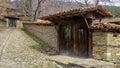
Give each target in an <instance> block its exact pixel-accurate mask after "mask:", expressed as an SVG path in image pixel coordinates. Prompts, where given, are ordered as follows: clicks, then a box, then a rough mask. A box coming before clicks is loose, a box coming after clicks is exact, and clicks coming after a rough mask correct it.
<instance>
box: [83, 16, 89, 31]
mask: <svg viewBox="0 0 120 68" xmlns="http://www.w3.org/2000/svg"><path fill="white" fill-rule="evenodd" d="M84 20H85V23H86V25H87V27H88V29H89V28H90V26H89V24H88V21H87V19H86V18H84Z"/></svg>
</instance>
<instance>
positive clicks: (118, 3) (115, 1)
mask: <svg viewBox="0 0 120 68" xmlns="http://www.w3.org/2000/svg"><path fill="white" fill-rule="evenodd" d="M11 1H15V0H11ZM67 1H74V0H67ZM76 1H78V2H79V1H84V0H76ZM89 1H90V2H91V3H92V2H93V0H89ZM100 4H101V5H111V6H120V0H112V3H102V2H100Z"/></svg>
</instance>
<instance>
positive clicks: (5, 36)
mask: <svg viewBox="0 0 120 68" xmlns="http://www.w3.org/2000/svg"><path fill="white" fill-rule="evenodd" d="M38 45H40V44H39V43H37V42H35V41H34V40H33V39H32V38H31V37H29V36H28V35H27V34H26V33H25V32H24V31H22V30H20V29H2V30H0V68H56V63H55V62H52V61H49V60H48V58H47V55H46V54H44V53H43V52H41V51H39V50H37V49H35V48H33V47H37V46H38ZM43 49H44V48H43Z"/></svg>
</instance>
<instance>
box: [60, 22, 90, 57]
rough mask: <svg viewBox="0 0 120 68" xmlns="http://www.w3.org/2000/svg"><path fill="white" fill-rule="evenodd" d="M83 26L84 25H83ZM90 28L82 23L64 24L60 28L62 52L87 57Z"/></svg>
mask: <svg viewBox="0 0 120 68" xmlns="http://www.w3.org/2000/svg"><path fill="white" fill-rule="evenodd" d="M82 26H83V25H82ZM88 35H89V34H88V29H87V28H84V27H81V25H77V24H76V25H62V26H60V28H59V43H60V44H59V49H60V53H61V54H65V55H74V56H81V57H87V56H88V49H89V47H88Z"/></svg>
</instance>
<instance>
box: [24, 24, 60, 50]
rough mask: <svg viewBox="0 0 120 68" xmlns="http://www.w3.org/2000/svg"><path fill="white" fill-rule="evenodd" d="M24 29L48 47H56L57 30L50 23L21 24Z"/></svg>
mask: <svg viewBox="0 0 120 68" xmlns="http://www.w3.org/2000/svg"><path fill="white" fill-rule="evenodd" d="M23 28H24V30H25V31H27V32H29V33H30V34H32V35H33V36H36V37H37V38H38V39H40V40H42V41H43V42H44V43H46V44H47V45H49V46H50V47H52V48H54V49H55V50H58V49H57V31H56V29H55V27H54V26H51V25H36V24H23Z"/></svg>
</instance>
